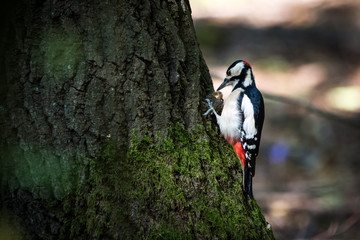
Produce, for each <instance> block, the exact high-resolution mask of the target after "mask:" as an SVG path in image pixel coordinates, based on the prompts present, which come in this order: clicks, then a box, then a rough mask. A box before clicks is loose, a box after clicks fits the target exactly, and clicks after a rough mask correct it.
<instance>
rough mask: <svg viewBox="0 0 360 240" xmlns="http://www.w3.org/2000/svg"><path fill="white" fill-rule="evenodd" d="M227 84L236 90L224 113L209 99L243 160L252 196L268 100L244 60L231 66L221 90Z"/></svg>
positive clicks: (248, 190) (223, 130) (230, 141)
mask: <svg viewBox="0 0 360 240" xmlns="http://www.w3.org/2000/svg"><path fill="white" fill-rule="evenodd" d="M226 86H232V87H233V89H232V92H231V93H230V95H229V97H228V98H227V99H226V100H225V102H224V108H223V111H222V113H221V115H218V114H217V113H216V111H215V110H214V108H213V107H212V103H211V102H210V101H209V100H207V102H208V104H209V107H210V109H209V110H211V111H212V112H213V113H214V114H215V116H216V120H217V123H218V125H219V127H220V132H221V134H222V135H223V136H224V138H225V139H226V140H227V141H228V142H229V143H230V144H231V145H232V146H233V147H234V150H235V152H236V154H237V155H238V157H239V159H240V161H241V163H242V166H243V169H244V174H243V182H244V190H245V192H246V193H247V194H248V195H249V196H250V197H251V198H252V197H253V194H252V178H253V177H254V176H255V164H256V157H257V155H258V153H259V146H260V140H261V131H262V127H263V122H264V117H265V114H264V101H263V97H262V95H261V93H260V91H259V90H258V89H257V88H256V85H255V79H254V75H253V72H252V69H251V66H250V64H249V63H248V62H246V61H244V60H238V61H235V62H234V63H233V64H231V65H230V67H229V68H228V69H227V71H226V78H225V79H224V82H223V83H222V84H221V85H220V86H219V88H218V89H217V91H219V90H220V89H223V88H224V87H226ZM208 112H209V111H208ZM208 112H207V113H208ZM207 113H206V114H207Z"/></svg>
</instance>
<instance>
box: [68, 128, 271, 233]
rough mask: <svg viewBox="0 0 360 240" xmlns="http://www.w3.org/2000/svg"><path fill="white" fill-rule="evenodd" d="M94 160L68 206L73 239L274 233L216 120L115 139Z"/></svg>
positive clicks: (69, 224)
mask: <svg viewBox="0 0 360 240" xmlns="http://www.w3.org/2000/svg"><path fill="white" fill-rule="evenodd" d="M89 161H90V168H89V178H88V182H87V184H81V185H79V188H78V190H77V194H76V195H75V197H74V196H73V197H69V198H68V200H67V204H66V206H67V207H66V208H67V210H65V213H66V214H68V215H73V217H72V218H73V220H72V221H70V222H68V224H67V225H65V226H64V229H67V231H65V230H63V232H64V233H66V232H69V231H70V232H71V237H72V238H76V239H86V238H87V237H88V236H91V237H92V238H98V239H103V238H107V237H110V238H125V239H143V238H145V239H198V238H200V239H210V238H219V239H226V238H232V239H272V238H273V235H272V232H271V231H268V230H266V224H267V223H266V221H265V219H264V217H263V216H262V214H261V210H260V208H259V207H258V205H257V204H256V202H255V201H254V200H251V201H247V200H245V199H244V197H243V194H242V190H241V189H242V188H241V184H242V183H241V179H242V177H241V171H240V164H239V161H238V160H237V158H236V156H235V154H234V153H233V150H232V148H231V147H230V146H228V145H227V144H226V143H225V142H224V141H223V139H222V138H220V137H219V136H218V134H217V133H216V132H215V131H214V130H213V129H211V126H210V125H208V126H207V127H203V126H199V127H198V128H197V129H196V130H195V131H192V132H188V131H187V130H185V129H183V128H182V126H180V125H176V126H175V127H174V128H173V130H172V131H171V134H170V135H169V137H168V138H166V139H153V138H150V137H148V136H144V137H143V138H142V139H135V138H133V139H132V141H131V144H130V146H117V145H116V144H114V143H111V142H110V143H109V144H108V146H107V148H106V149H105V150H104V152H103V154H102V155H101V156H99V157H98V158H95V159H92V160H89ZM64 206H65V205H64ZM71 206H72V207H71ZM74 206H75V208H73V207H74ZM66 214H65V215H66ZM84 229H85V232H84Z"/></svg>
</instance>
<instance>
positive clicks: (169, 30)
mask: <svg viewBox="0 0 360 240" xmlns="http://www.w3.org/2000/svg"><path fill="white" fill-rule="evenodd" d="M2 16H3V18H4V19H3V20H4V21H2V22H3V24H2V31H3V33H4V36H6V37H5V38H2V44H1V48H0V52H1V55H2V56H5V58H3V59H1V69H0V74H1V75H0V77H1V86H2V88H1V106H0V117H1V186H2V187H1V189H2V190H1V192H2V207H3V208H6V209H7V210H6V211H7V212H9V213H10V215H11V216H17V217H16V218H17V219H18V220H20V223H21V225H22V226H23V229H25V230H24V234H26V235H27V236H31V237H34V238H36V237H40V238H56V239H57V238H61V239H68V238H74V239H89V238H94V239H104V238H105V239H107V238H110V239H128V238H130V239H133V238H134V239H137V238H164V239H168V238H176V239H178V238H179V239H185V238H205V239H207V238H208V239H210V238H211V239H212V238H243V239H268V238H270V239H271V238H273V235H272V231H271V229H270V228H269V227H268V226H267V223H266V221H265V219H264V217H263V216H262V214H261V211H260V209H259V207H258V206H257V204H256V202H255V201H252V200H250V201H247V200H246V199H245V198H244V196H243V194H242V191H241V179H242V178H241V170H240V164H239V162H238V160H237V158H236V156H235V154H234V153H233V152H232V149H231V148H230V147H229V146H228V145H226V143H225V141H224V140H223V139H222V138H221V137H220V136H219V134H218V132H217V130H216V128H215V125H214V124H212V125H211V123H210V122H211V119H209V118H207V119H203V118H202V116H201V113H202V112H204V111H205V110H206V106H205V105H204V104H203V100H204V98H205V96H206V95H207V94H209V93H211V92H212V91H213V86H212V83H211V79H210V76H209V73H208V69H207V67H206V64H205V62H204V60H203V58H202V55H201V52H200V49H199V46H198V43H197V41H196V36H195V31H194V28H193V23H192V19H191V10H190V6H189V3H188V1H187V0H182V1H175V0H168V1H161V0H151V1H140V0H137V1H49V0H38V1H35V0H34V1H24V2H23V3H21V4H15V5H13V6H7V7H6V6H5V8H4V13H3V14H2Z"/></svg>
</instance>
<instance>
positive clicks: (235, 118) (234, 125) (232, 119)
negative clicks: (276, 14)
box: [219, 89, 243, 140]
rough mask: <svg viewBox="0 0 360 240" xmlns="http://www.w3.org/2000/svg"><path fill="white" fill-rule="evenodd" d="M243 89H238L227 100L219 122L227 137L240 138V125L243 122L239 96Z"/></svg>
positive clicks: (222, 131)
mask: <svg viewBox="0 0 360 240" xmlns="http://www.w3.org/2000/svg"><path fill="white" fill-rule="evenodd" d="M242 91H243V90H242V89H236V90H234V91H233V92H231V94H230V95H229V97H228V98H227V99H226V100H225V103H224V108H223V111H222V113H221V118H220V122H219V126H220V132H221V134H222V135H223V136H224V137H225V138H226V139H228V140H229V139H239V138H240V129H239V127H240V125H241V122H242V119H241V112H240V106H239V100H238V99H239V96H240V94H241V92H242Z"/></svg>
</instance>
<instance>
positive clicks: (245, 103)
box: [241, 94, 257, 139]
mask: <svg viewBox="0 0 360 240" xmlns="http://www.w3.org/2000/svg"><path fill="white" fill-rule="evenodd" d="M241 110H242V111H243V113H244V123H243V129H244V132H245V138H247V139H249V138H254V137H255V135H256V133H257V129H256V127H255V119H254V108H253V105H252V103H251V101H250V98H249V97H248V96H246V95H245V94H244V97H243V100H242V104H241Z"/></svg>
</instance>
